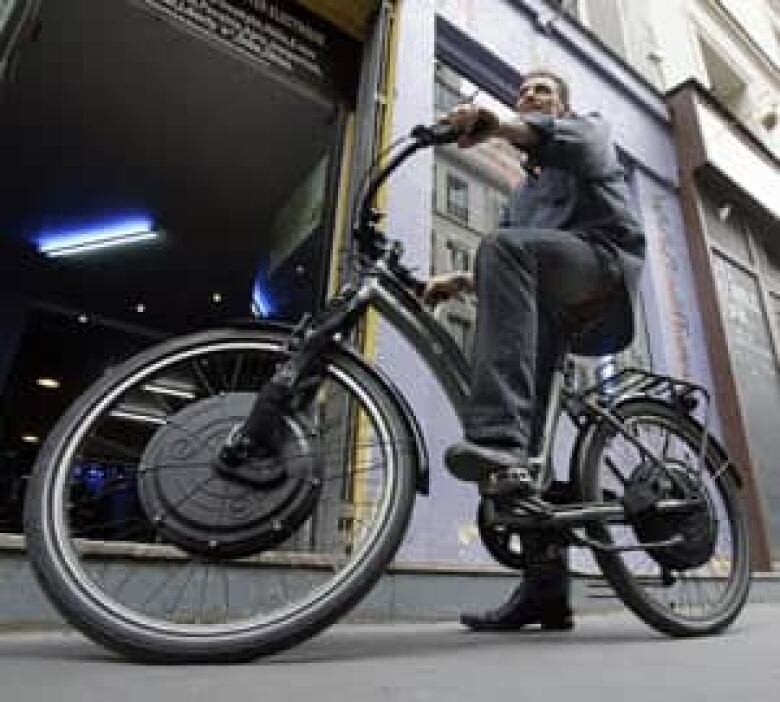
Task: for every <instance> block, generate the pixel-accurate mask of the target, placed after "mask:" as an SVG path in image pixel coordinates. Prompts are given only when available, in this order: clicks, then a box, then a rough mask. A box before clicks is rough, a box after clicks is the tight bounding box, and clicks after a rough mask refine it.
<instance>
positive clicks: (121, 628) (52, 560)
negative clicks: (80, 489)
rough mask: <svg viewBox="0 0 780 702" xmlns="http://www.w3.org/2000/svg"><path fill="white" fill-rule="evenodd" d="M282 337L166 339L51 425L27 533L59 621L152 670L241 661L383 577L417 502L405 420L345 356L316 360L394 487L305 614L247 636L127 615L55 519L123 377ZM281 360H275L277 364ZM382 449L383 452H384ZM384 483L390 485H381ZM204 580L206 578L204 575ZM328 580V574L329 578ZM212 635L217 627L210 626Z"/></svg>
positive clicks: (310, 626) (284, 641)
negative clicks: (340, 388)
mask: <svg viewBox="0 0 780 702" xmlns="http://www.w3.org/2000/svg"><path fill="white" fill-rule="evenodd" d="M285 340H286V335H285V334H284V333H281V332H277V331H266V330H234V329H225V330H216V331H210V332H203V333H198V334H193V335H190V336H186V337H180V338H176V339H173V340H170V341H168V342H166V343H163V344H161V345H158V346H156V347H154V348H151V349H149V350H147V351H144V352H143V353H141V354H139V355H137V356H135V357H133V358H131V359H129V360H128V361H126V362H125V363H123V364H122V365H121V366H119V367H117V368H115V369H112V370H111V371H109V372H108V373H107V374H106V375H105V376H104V377H102V378H101V379H99V380H98V381H97V382H96V383H94V384H93V385H92V386H91V387H90V388H89V389H88V390H87V391H86V392H85V393H84V394H83V395H82V396H81V397H80V398H79V399H78V400H77V401H76V402H75V403H74V405H73V406H72V407H71V408H70V409H69V410H68V411H67V412H66V413H65V414H64V415H63V417H62V418H61V419H60V420H59V422H58V423H57V424H56V426H55V427H54V429H53V430H52V432H51V433H50V435H49V437H48V438H47V440H46V442H45V444H44V446H43V447H42V449H41V451H40V454H39V458H38V460H37V462H36V464H35V467H34V470H33V473H32V476H31V480H30V485H29V489H28V496H27V502H26V509H25V533H26V538H27V545H28V553H29V556H30V559H31V563H32V567H33V571H34V573H35V575H36V577H37V579H38V582H39V583H40V585H41V587H42V588H43V590H44V592H45V593H46V594H47V595H48V597H49V599H50V600H51V602H52V604H53V605H54V606H55V608H56V609H57V610H58V611H59V612H60V614H61V615H62V616H63V617H64V618H65V619H66V620H67V621H68V622H69V623H70V624H72V625H73V626H74V627H75V628H77V629H78V630H80V631H81V632H83V633H84V634H86V635H87V636H88V637H89V638H91V639H92V640H94V641H96V642H98V643H100V644H102V645H104V646H106V647H108V648H110V649H112V650H114V651H116V652H118V653H120V654H122V655H123V656H127V657H129V658H132V659H135V660H141V661H144V662H153V663H162V662H164V663H200V662H209V663H214V662H222V663H227V662H240V661H247V660H251V659H253V658H256V657H258V656H261V655H267V654H270V653H274V652H277V651H280V650H284V649H287V648H289V647H292V646H294V645H296V644H298V643H300V642H302V641H304V640H306V639H308V638H310V637H312V636H314V635H315V634H316V633H318V632H319V631H321V630H322V629H324V628H325V627H327V626H328V625H330V624H331V623H333V622H334V621H336V620H337V619H339V617H341V616H342V615H343V614H345V613H346V612H347V611H348V610H349V609H351V608H352V607H353V606H354V605H356V604H357V603H358V602H359V601H360V599H362V598H363V597H364V596H365V595H366V593H367V592H368V591H369V590H370V588H371V587H372V586H373V584H374V583H375V582H376V581H377V580H378V578H379V577H380V576H381V574H382V573H383V571H384V569H385V567H386V565H387V564H388V562H389V561H390V560H391V559H392V558H393V556H394V555H395V553H396V550H397V548H398V546H399V545H400V543H401V541H402V539H403V536H404V534H405V532H406V528H407V525H408V522H409V518H410V515H411V510H412V507H413V504H414V496H415V480H414V466H415V463H414V456H413V455H412V451H411V450H409V447H410V446H412V443H411V438H410V437H409V436H408V432H407V429H406V425H405V423H404V421H403V416H402V413H401V411H400V409H399V408H398V406H397V404H396V401H395V400H394V399H393V397H392V395H391V393H390V392H388V391H387V389H386V388H385V387H384V386H383V385H382V384H381V382H380V380H379V379H378V378H377V376H376V375H375V374H373V373H371V372H370V369H369V368H368V367H367V366H365V365H363V364H361V362H360V361H359V360H358V359H355V358H354V357H353V356H352V355H351V354H348V353H346V352H341V351H339V349H338V347H334V348H332V349H330V350H329V351H328V352H327V353H326V354H325V355H324V357H323V360H324V361H325V366H326V367H327V368H331V369H335V370H334V371H333V372H336V370H337V371H338V373H339V374H341V376H343V377H344V378H345V379H346V380H345V381H344V382H346V383H351V384H352V389H354V391H355V393H357V394H358V395H359V396H360V397H362V400H363V401H364V402H365V408H364V409H365V412H366V413H367V414H369V415H370V419H371V420H372V421H374V422H376V423H377V426H378V427H379V429H380V430H381V431H382V432H384V434H383V435H384V436H387V437H388V438H389V442H388V447H387V449H386V450H387V455H388V457H389V460H391V462H392V467H393V472H392V476H393V477H392V480H393V482H392V484H391V485H390V484H389V483H388V484H389V487H388V492H387V498H386V500H387V504H386V506H385V508H384V512H383V513H382V517H381V522H378V525H377V526H376V528H375V530H374V531H373V532H371V534H372V535H371V541H370V543H367V544H366V545H365V546H364V547H361V551H360V554H359V555H358V556H356V557H355V562H354V564H352V565H351V566H350V568H349V570H348V571H347V572H346V573H345V574H344V575H343V576H340V580H337V581H336V582H335V584H334V585H333V586H332V587H331V588H330V589H328V590H326V591H324V594H323V595H322V596H321V597H319V598H318V599H315V600H313V601H312V602H311V603H310V605H308V606H307V607H305V608H303V609H300V610H296V611H293V612H291V613H290V615H289V616H288V617H287V618H286V619H281V620H279V621H272V622H270V623H264V624H256V625H255V626H249V625H247V627H246V628H244V629H240V630H239V629H235V630H229V629H228V628H225V629H224V630H222V631H220V630H219V628H218V627H216V625H213V626H212V629H208V631H204V632H201V633H193V632H191V631H189V630H185V628H183V627H176V626H174V625H173V624H172V623H169V624H167V625H166V623H165V622H157V621H155V622H153V625H150V624H149V622H148V621H146V619H144V618H143V617H141V616H138V617H136V618H135V619H134V618H133V617H129V616H128V613H127V611H125V609H123V608H122V607H121V606H120V605H119V604H118V603H117V602H114V601H111V600H110V598H109V597H102V598H101V596H100V595H97V596H96V593H95V589H96V588H95V585H94V583H93V582H91V581H90V580H89V579H88V576H87V573H86V570H85V569H80V566H79V565H78V564H76V565H75V566H74V562H73V558H72V554H71V555H68V554H69V551H68V549H71V548H72V547H71V546H70V545H69V543H68V542H67V541H66V538H67V534H66V533H64V532H65V531H66V528H63V525H62V524H58V523H57V519H55V518H54V515H55V514H56V510H55V509H54V505H55V504H57V502H58V501H63V500H65V499H67V495H66V494H64V489H61V490H60V491H59V492H58V491H57V488H56V486H57V484H58V480H60V484H62V480H61V475H60V474H61V473H62V471H64V470H66V466H65V463H66V458H67V455H68V451H69V450H71V449H72V444H73V443H74V442H75V439H74V437H76V436H83V435H85V432H87V431H88V430H89V426H85V422H88V421H90V420H92V421H93V422H97V419H96V417H97V416H99V415H96V414H94V412H95V411H96V408H97V407H100V405H101V402H106V398H109V397H111V396H112V393H116V392H118V391H117V388H120V387H122V384H123V383H128V382H129V379H133V378H137V377H144V373H147V372H148V370H149V369H150V368H154V367H157V366H160V365H161V364H162V365H164V364H165V363H166V362H167V360H168V359H171V358H176V357H178V356H181V355H182V354H193V356H195V355H197V354H198V353H199V352H203V353H205V351H204V350H205V349H209V348H211V347H214V348H216V347H218V346H219V347H223V346H226V347H230V345H231V344H233V345H236V344H238V345H239V346H241V345H248V346H249V347H252V345H260V346H262V347H264V348H265V347H267V348H270V349H271V350H272V351H273V352H274V353H278V354H280V355H281V353H282V349H283V347H284V342H285ZM280 357H281V356H280ZM382 450H383V451H384V450H385V449H382ZM388 480H389V479H388ZM207 575H208V573H207ZM334 578H335V576H334ZM215 627H216V628H215Z"/></svg>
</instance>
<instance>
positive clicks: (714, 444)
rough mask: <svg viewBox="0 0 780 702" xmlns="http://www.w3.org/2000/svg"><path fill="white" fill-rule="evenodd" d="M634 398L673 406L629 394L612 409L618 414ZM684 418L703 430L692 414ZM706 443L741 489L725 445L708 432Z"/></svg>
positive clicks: (737, 472)
mask: <svg viewBox="0 0 780 702" xmlns="http://www.w3.org/2000/svg"><path fill="white" fill-rule="evenodd" d="M636 400H642V401H643V402H657V403H659V404H663V405H664V406H666V407H673V408H674V406H673V405H670V403H669V402H666V401H664V400H660V399H658V398H648V397H642V396H636V395H635V396H629V397H627V398H625V399H624V400H621V401H620V402H618V404H617V405H616V406H615V408H614V411H615V412H616V413H617V414H620V408H621V407H622V406H623V405H627V404H630V403H631V402H633V401H636ZM684 417H685V420H686V421H689V422H690V423H691V424H693V426H695V427H696V428H697V429H698V430H699V431H701V432H704V425H703V424H702V423H701V422H700V421H699V420H698V419H696V417H694V416H693V415H692V414H690V413H687V412H686V413H685V414H684ZM707 445H708V446H709V447H710V448H711V449H712V450H714V451H715V453H716V455H717V457H718V464H719V468H723V469H724V470H725V471H726V472H727V473H728V474H729V475H730V476H731V478H732V479H733V480H734V483H735V484H736V486H737V487H738V488H739V489H740V490H741V489H742V487H743V480H742V475H741V474H740V472H739V469H738V468H737V466H736V465H735V464H734V462H733V461H732V460H731V459H730V458H729V455H728V453H727V452H726V449H725V447H724V446H723V444H721V442H720V441H719V440H718V438H717V437H715V436H713V435H712V434H710V433H709V432H708V433H707Z"/></svg>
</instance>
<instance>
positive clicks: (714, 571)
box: [580, 399, 751, 637]
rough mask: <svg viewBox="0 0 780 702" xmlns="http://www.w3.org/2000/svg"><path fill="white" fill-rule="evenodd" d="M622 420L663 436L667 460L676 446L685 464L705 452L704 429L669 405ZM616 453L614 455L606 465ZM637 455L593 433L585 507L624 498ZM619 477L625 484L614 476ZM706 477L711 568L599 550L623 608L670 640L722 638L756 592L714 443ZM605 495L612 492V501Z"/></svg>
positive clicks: (602, 532)
mask: <svg viewBox="0 0 780 702" xmlns="http://www.w3.org/2000/svg"><path fill="white" fill-rule="evenodd" d="M616 412H617V414H618V415H620V417H621V418H622V420H623V422H624V425H625V426H628V427H631V428H632V431H633V432H635V433H636V434H639V433H640V430H641V429H642V428H644V431H645V434H644V435H643V436H645V437H646V438H647V435H648V434H649V432H650V430H651V429H652V430H653V431H658V432H659V435H661V434H663V436H664V438H663V439H662V441H663V452H664V455H666V454H667V453H669V446H670V445H671V442H672V439H674V440H675V441H677V442H679V443H680V445H681V446H682V449H681V450H680V451H679V452H678V454H679V455H681V456H683V455H685V456H687V455H688V454H686V453H685V452H686V451H687V452H688V453H694V455H695V454H696V452H697V449H698V447H699V446H700V445H701V444H700V439H701V436H702V430H701V427H700V426H699V425H698V424H697V423H696V422H694V421H692V420H691V419H690V418H689V417H687V416H682V415H680V414H678V412H676V411H675V410H674V409H673V408H672V407H671V406H669V405H668V404H666V403H664V402H660V401H657V400H651V399H636V400H629V401H626V402H624V403H623V404H622V405H621V406H619V407H618V409H617V410H616ZM621 446H624V447H627V448H624V452H623V456H622V460H615V456H617V454H618V451H616V449H618V448H620V447H621ZM610 452H614V455H613V456H610V458H611V460H608V459H607V455H608V454H609V453H610ZM638 455H639V453H638V451H637V450H636V448H635V447H633V446H631V444H630V442H628V441H627V440H626V439H625V438H624V437H622V436H621V435H620V434H619V433H617V434H616V432H615V431H614V430H613V429H611V428H610V427H609V426H607V425H606V423H604V424H602V425H600V426H597V427H595V428H594V429H593V435H592V437H591V440H590V441H589V442H588V444H587V450H586V452H585V454H584V457H583V461H582V464H581V468H580V471H581V472H580V481H581V489H582V493H583V499H584V500H585V501H586V502H587V501H600V500H602V499H604V498H605V496H606V495H609V498H608V499H615V497H616V496H617V497H618V498H619V497H620V496H621V494H622V493H621V487H622V488H623V489H624V488H625V484H624V483H622V481H623V480H625V479H627V478H628V477H629V476H630V475H631V473H632V472H633V471H635V470H636V469H637V467H638V464H639V463H641V459H638V458H637V457H638ZM668 458H669V459H670V460H669V461H668V463H669V464H670V465H671V464H674V465H676V466H677V467H678V468H679V466H681V465H682V460H681V459H675V458H674V457H672V456H671V455H669V456H668ZM687 460H688V459H686V461H687ZM675 461H677V462H675ZM610 463H611V464H612V465H611V466H610V465H609V464H610ZM616 471H617V472H618V473H620V475H622V479H621V478H620V477H619V476H617V475H615V473H616ZM706 473H707V477H706V478H705V480H704V486H705V490H706V496H707V500H708V505H709V507H708V509H709V512H710V514H711V515H714V516H715V517H716V518H715V519H713V520H712V522H711V524H713V525H714V528H715V529H717V531H716V532H715V539H716V541H715V544H714V551H713V552H712V554H711V555H710V556H707V554H706V552H705V555H704V556H703V557H702V559H703V558H708V560H706V562H704V563H702V564H700V565H698V566H696V567H693V568H690V569H685V568H682V567H680V569H674V568H673V567H672V568H670V567H669V563H668V562H666V561H664V558H663V555H661V556H660V558H659V557H657V556H658V553H661V554H663V552H662V551H658V552H657V553H656V557H654V556H653V554H652V553H648V552H647V551H639V552H637V551H631V552H627V553H608V552H602V551H598V550H595V549H594V555H595V558H596V561H597V562H598V564H599V566H600V568H601V570H602V572H603V574H604V577H605V578H606V579H607V580H608V581H609V583H610V584H611V585H612V587H613V588H614V590H615V592H616V593H617V595H618V597H620V599H621V600H622V601H623V603H624V604H625V605H626V606H627V607H628V608H629V609H631V610H632V611H633V612H634V613H635V614H636V615H637V616H638V617H639V618H640V619H642V620H643V621H644V622H646V623H647V624H648V625H649V626H651V627H653V628H654V629H656V630H658V631H660V632H662V633H665V634H668V635H670V636H675V637H691V636H704V635H708V634H716V633H718V632H720V631H722V630H724V629H725V628H726V627H728V626H729V625H730V624H731V623H732V622H733V621H734V619H735V618H736V617H737V616H738V615H739V613H740V611H741V610H742V608H743V606H744V604H745V601H746V599H747V596H748V591H749V588H750V580H751V578H750V555H749V544H748V527H747V521H746V515H745V509H744V506H743V504H742V500H741V498H740V495H739V488H738V486H737V484H736V483H735V481H734V478H733V476H732V475H731V473H730V472H729V471H728V470H725V457H724V456H723V454H722V453H721V451H720V450H719V448H718V447H716V445H715V443H714V442H710V443H709V446H708V451H707V457H706ZM605 490H608V492H606V495H605V492H604V491H605ZM610 493H613V494H610ZM614 493H617V495H615V494H614ZM587 533H588V535H589V537H590V538H592V539H596V540H598V541H600V542H602V543H617V542H620V543H626V544H628V543H638V542H639V541H640V539H639V538H638V537H637V535H636V533H635V532H634V529H633V528H631V527H629V526H627V525H623V526H616V525H604V524H603V523H601V524H599V523H596V524H592V525H591V526H590V527H589V528H588V529H587ZM645 542H646V540H645ZM672 548H674V547H672ZM659 560H661V561H664V566H665V570H666V573H665V575H666V577H667V580H666V583H664V582H663V580H664V578H663V576H664V568H662V567H661V565H660V564H659ZM669 575H671V579H669V577H668V576H669ZM672 580H673V582H672Z"/></svg>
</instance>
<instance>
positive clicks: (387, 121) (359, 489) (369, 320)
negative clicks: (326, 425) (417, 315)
mask: <svg viewBox="0 0 780 702" xmlns="http://www.w3.org/2000/svg"><path fill="white" fill-rule="evenodd" d="M398 7H399V3H392V7H391V10H390V16H389V25H390V26H389V35H388V39H387V48H386V51H387V54H386V68H385V76H384V84H383V85H381V86H380V90H379V92H380V93H381V94H382V95H383V96H384V100H385V102H384V106H385V109H384V114H383V115H382V123H381V125H380V130H379V131H380V134H379V144H378V145H377V151H380V150H383V149H384V148H385V147H386V146H387V145H388V144H389V143H390V139H391V138H392V127H393V100H392V96H393V94H394V92H395V91H394V90H393V86H395V76H396V60H397V56H398ZM386 159H387V157H385V160H386ZM376 203H377V207H379V209H381V210H385V209H386V206H387V188H386V187H385V186H383V187H382V188H381V189H380V191H379V192H378V193H377V199H376ZM379 319H380V318H379V314H378V313H377V311H376V310H374V309H369V310H368V312H367V314H366V319H365V322H364V326H363V338H362V352H363V356H364V358H366V359H367V360H369V361H372V360H375V359H376V354H377V340H378V337H379ZM355 438H356V441H355V447H354V449H355V450H354V452H353V456H352V458H353V462H352V469H353V474H352V475H353V483H352V488H353V502H354V507H355V511H354V527H353V533H352V538H353V546H354V547H355V548H357V547H358V543H357V541H358V540H359V537H360V535H361V534H360V529H361V526H362V525H364V524H368V523H370V522H371V520H372V517H373V514H372V512H373V509H374V502H373V500H372V499H371V498H372V495H371V487H372V486H371V485H370V483H369V480H370V479H371V477H372V475H373V473H372V472H371V471H367V470H365V468H364V467H365V466H369V465H371V463H372V462H373V460H374V459H375V455H374V452H375V451H377V443H378V441H379V440H380V439H381V437H379V436H376V433H375V430H374V427H373V426H372V425H371V422H370V420H369V418H368V416H367V415H366V414H365V413H364V412H360V416H359V417H358V421H357V432H356V437H355ZM378 450H379V451H382V447H381V446H380V447H379V449H378ZM374 477H378V476H374ZM384 489H386V487H385V488H384Z"/></svg>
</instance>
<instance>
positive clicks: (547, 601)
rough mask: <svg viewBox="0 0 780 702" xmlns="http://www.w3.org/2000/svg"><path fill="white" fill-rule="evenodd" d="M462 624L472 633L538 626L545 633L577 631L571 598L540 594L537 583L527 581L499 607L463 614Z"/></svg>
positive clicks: (461, 616) (516, 629)
mask: <svg viewBox="0 0 780 702" xmlns="http://www.w3.org/2000/svg"><path fill="white" fill-rule="evenodd" d="M565 577H567V576H565ZM460 621H461V623H462V624H463V625H464V626H467V627H468V628H469V629H471V630H472V631H519V630H522V629H524V628H525V627H527V626H530V625H535V624H539V625H540V626H541V628H542V629H543V630H544V631H569V630H571V629H573V628H574V619H573V612H572V610H571V607H570V606H569V601H568V597H567V596H566V595H555V596H550V595H549V594H543V593H540V592H539V590H538V587H537V586H536V585H535V584H533V583H528V582H524V583H522V584H521V585H520V586H519V587H517V588H516V589H515V591H514V592H513V593H512V596H511V597H510V598H509V600H508V601H507V602H505V603H504V604H502V605H501V606H500V607H498V608H496V609H492V610H488V611H487V612H482V613H478V614H477V613H468V612H464V613H463V614H461V615H460Z"/></svg>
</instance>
